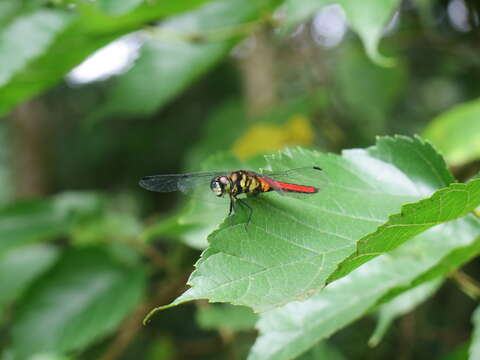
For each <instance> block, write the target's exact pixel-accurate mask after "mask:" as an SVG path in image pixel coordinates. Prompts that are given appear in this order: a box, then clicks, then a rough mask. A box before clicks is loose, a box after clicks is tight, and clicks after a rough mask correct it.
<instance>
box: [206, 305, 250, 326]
mask: <svg viewBox="0 0 480 360" xmlns="http://www.w3.org/2000/svg"><path fill="white" fill-rule="evenodd" d="M257 320H258V317H257V315H256V314H254V313H253V311H252V310H251V309H250V308H248V307H245V306H233V305H223V304H222V305H209V306H206V307H200V308H199V309H198V311H197V323H198V325H199V326H200V327H201V328H202V329H205V330H221V329H227V330H228V331H232V332H233V331H245V330H251V329H253V327H254V325H255V323H256V322H257Z"/></svg>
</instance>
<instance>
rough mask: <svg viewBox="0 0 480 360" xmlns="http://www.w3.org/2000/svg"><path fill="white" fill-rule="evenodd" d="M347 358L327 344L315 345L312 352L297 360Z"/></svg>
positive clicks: (339, 359) (342, 359)
mask: <svg viewBox="0 0 480 360" xmlns="http://www.w3.org/2000/svg"><path fill="white" fill-rule="evenodd" d="M344 359H345V357H344V356H343V355H342V354H341V353H340V352H339V351H338V350H337V349H335V348H334V347H333V346H331V345H329V344H327V343H326V342H321V343H320V344H317V345H315V346H314V347H313V348H312V349H310V351H308V352H307V353H305V354H303V355H301V356H299V357H298V358H297V360H344Z"/></svg>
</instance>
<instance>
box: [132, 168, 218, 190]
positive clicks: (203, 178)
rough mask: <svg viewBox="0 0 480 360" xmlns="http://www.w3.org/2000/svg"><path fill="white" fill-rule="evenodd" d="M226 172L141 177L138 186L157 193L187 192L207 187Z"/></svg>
mask: <svg viewBox="0 0 480 360" xmlns="http://www.w3.org/2000/svg"><path fill="white" fill-rule="evenodd" d="M225 174H227V172H225V171H223V172H201V173H189V174H165V175H151V176H145V177H143V178H142V179H141V180H140V182H139V185H140V186H141V187H143V188H144V189H147V190H150V191H157V192H172V191H182V192H188V191H189V190H191V189H193V188H195V187H197V186H201V185H208V184H210V182H211V181H212V179H213V178H214V177H216V176H221V175H225Z"/></svg>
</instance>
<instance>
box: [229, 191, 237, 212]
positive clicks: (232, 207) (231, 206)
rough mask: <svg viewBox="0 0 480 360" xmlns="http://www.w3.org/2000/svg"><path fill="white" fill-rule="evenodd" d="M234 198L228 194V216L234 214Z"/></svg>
mask: <svg viewBox="0 0 480 360" xmlns="http://www.w3.org/2000/svg"><path fill="white" fill-rule="evenodd" d="M235 200H237V199H236V198H234V197H233V196H230V209H229V210H228V216H230V215H232V214H235Z"/></svg>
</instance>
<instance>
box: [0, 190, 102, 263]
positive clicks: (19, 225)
mask: <svg viewBox="0 0 480 360" xmlns="http://www.w3.org/2000/svg"><path fill="white" fill-rule="evenodd" d="M99 207H100V198H99V197H98V196H96V195H94V194H91V193H80V192H79V193H64V194H61V195H57V196H55V197H52V198H51V199H42V200H32V201H22V202H18V203H13V204H10V205H8V206H6V207H4V208H1V209H0V254H2V253H4V252H5V251H7V250H8V249H11V248H15V247H17V246H21V245H25V244H28V243H31V242H34V241H40V240H50V239H54V238H56V237H58V236H60V235H63V234H66V233H67V232H68V231H69V230H71V229H72V226H73V225H74V224H75V223H76V222H77V221H80V220H81V219H83V218H84V217H86V216H91V215H92V214H96V213H98V211H99Z"/></svg>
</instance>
